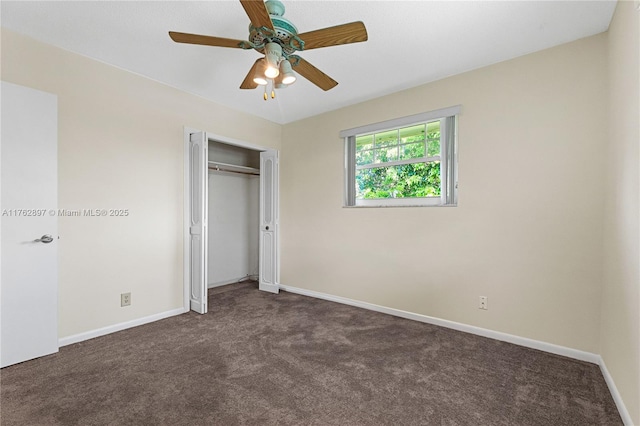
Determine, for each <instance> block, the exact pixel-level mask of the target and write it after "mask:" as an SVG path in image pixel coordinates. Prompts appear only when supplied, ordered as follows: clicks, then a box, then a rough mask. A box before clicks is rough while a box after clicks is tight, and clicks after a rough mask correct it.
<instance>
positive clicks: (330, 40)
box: [298, 21, 368, 50]
mask: <svg viewBox="0 0 640 426" xmlns="http://www.w3.org/2000/svg"><path fill="white" fill-rule="evenodd" d="M298 37H300V38H301V39H302V41H304V50H309V49H317V48H319V47H329V46H337V45H340V44H349V43H359V42H362V41H367V39H368V36H367V29H366V28H365V26H364V24H363V23H362V22H360V21H358V22H351V23H349V24H342V25H337V26H335V27H329V28H323V29H321V30H315V31H309V32H307V33H302V34H298Z"/></svg>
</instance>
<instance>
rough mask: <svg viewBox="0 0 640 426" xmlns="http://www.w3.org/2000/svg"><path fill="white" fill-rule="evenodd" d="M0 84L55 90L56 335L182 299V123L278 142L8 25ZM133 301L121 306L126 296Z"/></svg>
mask: <svg viewBox="0 0 640 426" xmlns="http://www.w3.org/2000/svg"><path fill="white" fill-rule="evenodd" d="M1 77H2V80H5V81H9V82H12V83H15V84H20V85H24V86H29V87H32V88H35V89H39V90H43V91H46V92H51V93H55V94H56V95H58V113H59V140H58V143H59V145H58V147H59V160H58V162H59V164H58V166H59V171H60V175H59V207H60V208H65V209H92V208H107V209H109V208H118V209H129V211H130V216H129V217H127V218H79V217H71V218H61V219H60V221H59V225H60V228H59V230H60V238H61V239H60V275H59V279H60V285H59V308H60V317H59V319H60V324H59V336H60V337H61V338H62V337H66V336H70V335H74V334H77V333H81V332H84V331H90V330H95V329H97V328H100V327H105V326H110V325H113V324H117V323H120V322H124V321H128V320H132V319H137V318H142V317H145V316H148V315H153V314H157V313H161V312H165V311H169V310H172V309H176V308H180V307H182V306H183V301H182V299H183V271H182V267H183V265H182V263H183V262H182V259H183V257H182V256H183V250H182V244H183V233H182V226H183V222H182V220H183V217H182V216H183V215H182V212H183V192H184V191H183V161H184V156H183V149H184V148H183V137H184V136H183V126H188V127H193V128H196V129H202V130H207V131H210V132H213V133H216V134H218V135H222V136H226V137H230V138H235V139H239V140H244V141H247V142H252V143H255V144H260V145H263V146H267V147H273V148H280V139H281V127H280V126H279V125H277V124H273V123H270V122H268V121H266V120H262V119H258V118H256V117H252V116H249V115H247V114H244V113H241V112H237V111H233V110H230V109H228V108H225V107H222V106H220V105H217V104H214V103H211V102H207V101H205V100H203V99H201V98H198V97H195V96H192V95H188V94H186V93H184V92H180V91H178V90H176V89H173V88H170V87H168V86H165V85H162V84H159V83H156V82H154V81H151V80H149V79H146V78H143V77H140V76H137V75H135V74H131V73H129V72H125V71H122V70H120V69H117V68H114V67H111V66H108V65H105V64H103V63H100V62H97V61H93V60H90V59H87V58H85V57H82V56H79V55H76V54H73V53H70V52H68V51H63V50H60V49H57V48H55V47H52V46H50V45H46V44H43V43H39V42H36V41H34V40H32V39H29V38H25V37H23V36H20V35H17V34H15V33H12V32H9V31H6V30H3V31H2V69H1ZM128 291H130V292H131V293H132V306H131V307H127V308H121V307H120V293H122V292H128Z"/></svg>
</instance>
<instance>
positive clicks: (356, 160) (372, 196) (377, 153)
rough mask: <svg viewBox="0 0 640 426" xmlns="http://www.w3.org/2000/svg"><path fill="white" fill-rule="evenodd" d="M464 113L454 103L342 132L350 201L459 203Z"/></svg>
mask: <svg viewBox="0 0 640 426" xmlns="http://www.w3.org/2000/svg"><path fill="white" fill-rule="evenodd" d="M459 112H460V107H459V106H457V107H451V108H446V109H442V110H438V111H432V112H428V113H424V114H418V115H414V116H410V117H404V118H400V119H396V120H390V121H385V122H383V123H377V124H372V125H368V126H363V127H358V128H355V129H350V130H345V131H343V132H341V133H340V136H341V137H343V138H345V188H346V191H345V205H346V206H349V207H351V206H370V207H385V206H445V205H446V206H451V205H456V203H457V194H456V193H457V171H456V163H457V161H456V156H457V155H456V154H457V152H456V133H457V132H456V116H457V114H459Z"/></svg>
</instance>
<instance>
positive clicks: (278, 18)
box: [249, 0, 304, 58]
mask: <svg viewBox="0 0 640 426" xmlns="http://www.w3.org/2000/svg"><path fill="white" fill-rule="evenodd" d="M265 6H266V8H267V11H268V12H269V16H270V18H271V22H272V23H273V28H274V30H275V31H273V32H272V31H271V30H270V29H269V28H265V27H261V28H256V27H254V26H253V25H251V24H250V25H249V41H250V42H251V43H252V44H253V45H254V46H255V50H257V51H258V52H260V53H264V46H265V44H267V43H270V42H272V43H278V44H279V45H280V46H282V53H283V56H284V57H285V58H286V57H288V56H289V55H291V54H293V53H294V52H296V51H297V50H302V49H303V47H304V42H303V41H302V40H300V39H299V38H298V29H297V28H296V26H295V25H293V23H291V21H289V20H288V19H286V18H284V17H283V16H282V15H284V11H285V8H284V4H282V2H280V1H279V0H268V1H267V2H265Z"/></svg>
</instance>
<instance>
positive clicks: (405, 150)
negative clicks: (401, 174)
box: [398, 142, 424, 160]
mask: <svg viewBox="0 0 640 426" xmlns="http://www.w3.org/2000/svg"><path fill="white" fill-rule="evenodd" d="M398 149H399V150H400V155H399V158H398V159H399V160H408V159H410V158H420V157H424V142H418V143H410V144H407V145H400V146H399V147H398Z"/></svg>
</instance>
